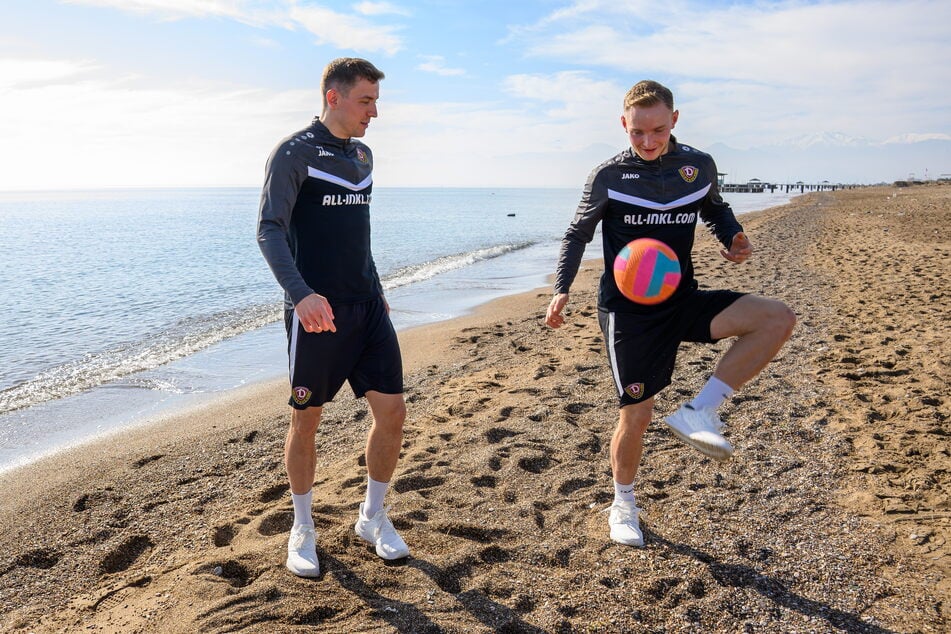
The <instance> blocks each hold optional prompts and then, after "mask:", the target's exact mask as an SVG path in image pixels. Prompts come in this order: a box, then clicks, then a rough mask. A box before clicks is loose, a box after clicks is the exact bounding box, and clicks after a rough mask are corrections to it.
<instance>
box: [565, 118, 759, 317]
mask: <svg viewBox="0 0 951 634" xmlns="http://www.w3.org/2000/svg"><path fill="white" fill-rule="evenodd" d="M698 217H699V218H700V219H701V220H703V222H704V223H705V224H706V225H707V226H708V227H709V228H710V230H711V231H712V232H713V234H714V235H716V237H717V239H718V240H719V241H720V242H721V243H723V244H724V245H725V246H726V247H727V248H729V246H730V243H731V242H732V241H733V236H735V235H736V234H737V233H739V232H740V231H742V230H743V228H742V227H741V226H740V224H739V223H738V222H737V220H736V217H735V216H734V215H733V210H732V209H730V205H729V204H727V203H726V202H724V201H723V199H722V198H720V192H719V189H718V188H717V168H716V165H715V164H714V162H713V158H712V157H711V156H710V155H709V154H706V153H704V152H701V151H700V150H696V149H694V148H692V147H689V146H687V145H683V144H681V143H678V142H677V139H676V138H674V137H673V136H671V137H670V145H669V151H668V152H667V153H666V154H664V155H662V156H661V157H660V158H658V159H656V160H654V161H645V160H643V159H642V158H640V157H639V156H638V155H637V154H636V153H635V152H634V150H633V149H632V148H628V149H626V150H624V151H623V152H621V153H620V154H618V155H617V156H615V157H613V158H611V159H609V160H607V161H605V162H604V163H602V164H601V165H599V166H598V167H596V168H595V169H594V170H593V171H592V172H591V175H590V176H589V177H588V182H587V183H586V184H585V188H584V193H583V194H582V197H581V202H580V204H579V205H578V210H577V212H575V217H574V219H573V220H572V222H571V225H570V226H569V227H568V231H567V232H566V233H565V237H564V240H562V243H561V253H560V255H559V257H558V268H557V272H556V274H555V292H556V293H567V292H568V290H569V288H570V287H571V283H572V282H573V281H574V279H575V276H576V275H577V274H578V267H579V266H580V265H581V259H582V256H583V255H584V249H585V246H586V245H587V244H588V243H589V242H591V240H592V239H593V238H594V234H595V230H596V229H597V226H598V223H599V222H601V223H603V224H602V226H601V234H602V242H603V244H604V273H603V274H602V276H601V284H600V286H599V289H598V307H599V308H601V309H603V310H608V311H614V312H628V313H645V314H646V313H651V312H655V311H658V310H663V309H664V307H665V306H668V305H669V303H670V302H673V301H676V300H677V298H678V297H680V296H681V295H682V294H683V293H684V292H686V291H687V290H688V289H693V288H696V287H697V282H696V280H694V276H693V260H692V259H691V255H690V254H691V250H692V249H693V241H694V231H695V227H696V224H697V218H698ZM636 238H654V239H656V240H660V241H661V242H664V243H666V244H667V245H669V246H670V248H672V249H673V250H674V252H675V253H676V254H677V258H678V259H679V260H680V267H681V278H680V285H679V286H678V287H677V291H676V292H675V293H674V295H673V296H671V297H670V298H669V299H668V300H667V301H666V302H663V303H661V304H655V305H652V306H645V305H642V304H636V303H634V302H632V301H630V300H629V299H627V298H626V297H624V295H622V294H621V291H619V290H618V288H617V285H616V284H615V282H614V259H615V257H617V254H618V252H619V251H620V250H621V249H622V248H623V247H624V245H626V244H627V243H628V242H630V241H631V240H634V239H636Z"/></svg>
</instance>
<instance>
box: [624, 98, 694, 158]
mask: <svg viewBox="0 0 951 634" xmlns="http://www.w3.org/2000/svg"><path fill="white" fill-rule="evenodd" d="M679 114H680V113H679V112H678V111H676V110H674V111H673V112H671V111H670V108H668V107H667V106H666V105H664V104H663V103H656V104H654V105H653V106H634V107H632V108H628V109H627V110H626V111H625V112H624V114H622V115H621V125H622V126H624V129H625V130H626V131H627V136H628V139H630V141H631V147H632V148H634V151H635V152H636V153H637V155H638V156H639V157H641V158H642V159H644V160H645V161H653V160H656V159H657V158H659V157H660V156H661V155H662V154H664V153H665V152H667V144H668V143H669V142H670V132H671V130H673V129H674V125H676V123H677V117H678V116H679Z"/></svg>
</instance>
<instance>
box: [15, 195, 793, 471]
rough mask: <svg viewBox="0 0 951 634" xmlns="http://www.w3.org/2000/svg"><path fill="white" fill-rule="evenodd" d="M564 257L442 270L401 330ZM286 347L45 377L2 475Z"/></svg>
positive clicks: (411, 293) (271, 372)
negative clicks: (84, 376) (78, 385)
mask: <svg viewBox="0 0 951 634" xmlns="http://www.w3.org/2000/svg"><path fill="white" fill-rule="evenodd" d="M566 191H571V190H566ZM787 198H788V197H786V196H779V197H777V196H773V195H770V194H766V193H763V194H752V195H746V196H739V197H738V199H737V200H734V201H732V203H733V204H734V206H735V209H736V212H737V214H738V215H740V216H742V215H744V214H745V213H747V212H748V210H750V209H758V208H760V207H761V205H764V204H770V202H771V201H772V202H773V203H776V202H779V201H780V200H782V201H783V202H785V200H786V199H787ZM566 220H567V218H566ZM594 246H595V247H597V245H594ZM557 250H558V243H557V241H541V242H538V243H536V244H533V245H531V246H529V247H527V248H523V249H516V250H513V251H511V252H509V253H507V254H504V255H502V256H500V257H498V258H485V259H482V260H479V261H476V262H474V263H467V262H466V260H465V258H464V257H460V258H458V260H459V261H458V262H455V263H453V262H448V263H447V262H442V263H440V264H439V267H443V268H445V269H446V270H443V271H442V272H441V273H440V274H439V275H436V276H434V277H430V278H428V279H423V280H422V281H416V282H413V283H411V284H400V283H396V284H397V285H396V286H395V287H393V288H388V287H387V288H388V290H387V293H386V294H387V297H388V299H389V300H390V305H391V306H392V307H393V314H392V318H393V321H394V324H395V326H396V328H397V329H398V330H401V329H403V328H407V327H415V326H417V325H423V324H427V323H433V322H436V321H442V320H445V319H451V318H453V317H455V316H459V315H463V314H467V313H469V312H470V311H472V310H474V309H476V308H477V307H478V306H479V305H481V304H483V303H485V302H486V301H491V300H492V299H494V298H497V297H499V296H504V295H509V294H512V293H518V292H524V291H527V290H530V289H531V288H534V287H536V286H540V285H543V284H545V283H546V282H545V280H546V278H547V277H548V276H549V275H551V269H552V267H553V263H554V261H555V260H556V258H557ZM477 252H478V250H477ZM473 253H476V252H473ZM464 255H465V254H464ZM477 260H478V258H477ZM437 268H438V267H437ZM429 273H431V271H428V272H426V273H425V275H423V278H426V276H427V275H429ZM385 287H386V284H385ZM283 339H284V335H283V329H282V327H281V326H280V324H279V323H278V322H274V323H272V324H270V325H268V326H264V327H259V328H256V329H254V330H250V331H246V332H243V333H242V334H239V335H237V336H235V337H229V338H228V339H226V340H223V341H221V342H219V343H217V344H214V345H212V346H210V347H207V348H203V349H201V350H198V351H197V352H192V353H190V354H187V355H185V356H182V357H179V358H177V359H175V360H173V361H171V362H169V363H163V364H161V365H159V366H157V367H151V368H150V369H145V370H140V371H138V372H135V373H132V374H128V375H122V376H119V377H114V378H113V379H110V380H109V381H107V382H106V383H104V384H99V385H97V386H95V387H92V388H91V389H85V390H83V391H81V392H79V393H72V392H73V391H74V389H73V388H72V387H70V386H71V385H72V383H71V381H72V379H70V378H68V377H67V378H66V379H64V380H65V383H64V384H62V385H61V384H59V382H58V381H59V380H60V378H59V376H58V375H57V374H56V373H55V372H54V373H52V374H50V375H49V376H47V377H46V379H44V380H43V381H42V382H40V381H39V380H38V379H39V377H41V376H42V374H41V375H38V377H37V379H35V380H33V381H32V382H27V384H25V386H26V387H27V388H28V391H29V392H31V393H32V394H33V396H32V397H31V398H48V397H49V396H51V395H54V394H55V393H56V392H62V391H63V390H65V395H64V396H63V398H56V399H53V400H45V401H41V402H39V403H36V404H34V405H32V406H29V407H24V408H18V409H15V410H13V411H9V412H5V413H4V414H2V415H0V472H6V471H9V470H11V469H16V468H17V467H18V466H20V465H24V464H29V463H30V462H33V461H35V460H37V459H40V458H42V457H44V456H48V455H51V454H54V453H56V452H57V451H61V450H63V449H65V448H68V447H71V446H79V445H83V444H85V443H87V442H89V441H90V440H91V439H93V438H96V437H104V436H111V435H114V434H115V433H117V432H119V433H121V431H122V430H123V429H131V428H134V427H137V426H140V425H143V424H146V425H147V424H148V423H149V421H150V420H154V419H160V418H163V417H166V416H167V415H169V414H170V413H174V412H176V411H183V410H187V409H189V408H192V407H196V406H199V407H200V406H201V405H203V404H205V403H208V402H212V401H214V400H215V399H218V398H231V397H232V395H233V394H234V393H235V392H234V390H239V389H242V388H244V387H245V386H247V385H249V384H251V383H254V382H260V381H261V380H270V379H273V378H278V377H280V376H282V375H283V374H284V369H283V368H286V352H285V351H284V346H283V345H282V344H283ZM146 348H148V346H146ZM92 357H93V360H92V361H90V364H91V367H93V368H95V367H97V364H98V363H100V361H97V360H96V359H97V358H98V353H92ZM136 363H138V362H136ZM67 374H69V373H67ZM73 378H75V377H73ZM20 387H23V386H20Z"/></svg>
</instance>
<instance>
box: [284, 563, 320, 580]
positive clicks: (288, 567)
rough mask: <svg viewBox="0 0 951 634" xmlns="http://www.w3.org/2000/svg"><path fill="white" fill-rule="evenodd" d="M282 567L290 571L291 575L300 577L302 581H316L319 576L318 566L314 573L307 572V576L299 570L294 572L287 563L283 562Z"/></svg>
mask: <svg viewBox="0 0 951 634" xmlns="http://www.w3.org/2000/svg"><path fill="white" fill-rule="evenodd" d="M284 567H285V568H287V569H288V570H290V571H291V573H292V574H293V575H295V576H297V577H301V578H303V579H316V578H317V577H319V576H320V566H318V567H317V570H316V571H314V572H308V573H307V574H304V573H303V572H301V571H299V570H294V569H293V568H291V564H290V562H287V561H285V562H284Z"/></svg>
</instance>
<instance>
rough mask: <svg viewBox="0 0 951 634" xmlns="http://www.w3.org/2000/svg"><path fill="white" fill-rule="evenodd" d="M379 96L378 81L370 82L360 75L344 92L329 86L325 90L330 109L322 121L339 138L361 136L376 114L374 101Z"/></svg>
mask: <svg viewBox="0 0 951 634" xmlns="http://www.w3.org/2000/svg"><path fill="white" fill-rule="evenodd" d="M379 98H380V84H379V82H370V81H368V80H366V79H363V78H362V77H361V78H359V79H357V83H355V84H354V85H353V86H351V87H350V90H348V91H347V92H346V94H344V93H343V92H342V91H340V90H337V89H336V88H331V89H330V90H328V91H327V104H328V106H329V108H330V111H329V115H328V118H327V119H328V120H327V121H325V122H324V123H326V124H327V127H328V128H329V129H330V131H331V133H333V135H334V136H337V137H339V138H342V139H346V138H350V137H362V136H363V135H364V134H366V133H367V127H368V126H369V125H370V119H372V118H373V117H375V116H377V112H376V102H377V100H378V99H379Z"/></svg>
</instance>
